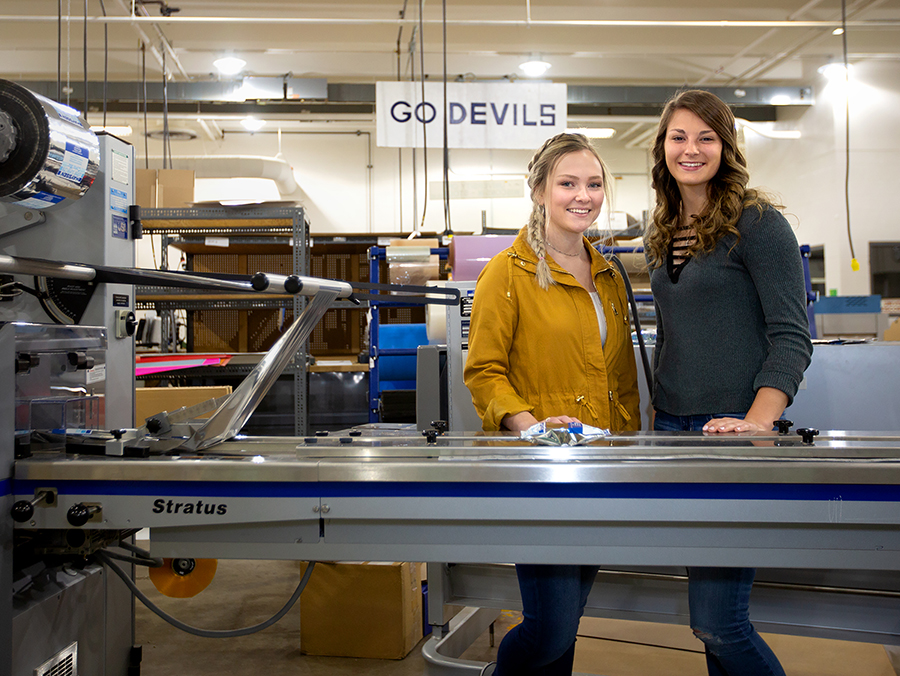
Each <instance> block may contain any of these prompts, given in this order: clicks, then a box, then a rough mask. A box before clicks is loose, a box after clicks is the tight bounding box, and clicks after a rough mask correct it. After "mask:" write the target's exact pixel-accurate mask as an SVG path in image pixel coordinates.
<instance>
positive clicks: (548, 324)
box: [463, 231, 641, 431]
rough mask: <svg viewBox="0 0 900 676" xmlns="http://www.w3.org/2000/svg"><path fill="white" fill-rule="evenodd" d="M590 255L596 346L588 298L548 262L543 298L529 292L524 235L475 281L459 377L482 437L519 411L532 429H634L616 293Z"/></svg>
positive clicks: (604, 267)
mask: <svg viewBox="0 0 900 676" xmlns="http://www.w3.org/2000/svg"><path fill="white" fill-rule="evenodd" d="M585 241H587V240H585ZM589 250H590V253H591V276H592V277H593V279H594V285H595V286H596V288H597V292H598V295H599V297H600V300H601V303H602V307H603V309H604V311H605V315H606V326H607V337H606V345H605V346H601V344H600V328H599V326H598V322H597V313H596V311H595V310H594V304H593V302H592V301H591V298H590V296H589V295H588V292H587V291H586V290H585V289H584V287H582V286H581V285H580V284H579V283H578V282H577V281H576V280H575V278H574V277H573V276H572V275H571V274H569V273H568V272H566V271H565V270H564V269H563V268H562V267H560V266H559V265H558V264H557V263H556V262H555V261H554V260H553V259H552V258H551V257H549V256H548V257H547V262H548V263H549V265H550V270H551V273H552V275H553V278H554V280H556V282H557V283H556V284H554V285H552V286H551V287H550V288H549V289H547V290H546V291H544V290H543V289H541V288H540V287H539V286H538V284H537V280H536V278H535V270H536V268H537V256H536V255H535V253H534V251H533V250H532V249H531V247H530V246H529V245H528V243H527V242H526V240H525V235H524V231H522V232H520V233H519V236H518V237H517V238H516V240H515V241H514V242H513V245H512V246H511V247H510V248H508V249H506V250H505V251H501V252H500V253H499V254H497V255H496V256H494V257H493V258H492V259H491V260H490V262H488V264H487V265H486V266H485V268H484V270H482V272H481V275H479V277H478V282H477V285H476V287H475V297H474V299H473V301H472V318H471V324H470V328H469V355H468V358H467V361H466V368H465V371H464V374H463V377H464V380H465V383H466V386H467V387H468V388H469V391H470V392H471V393H472V401H473V402H474V403H475V409H476V410H477V411H478V415H479V416H481V421H482V428H483V429H484V430H486V431H494V430H499V429H500V423H501V421H502V420H503V418H504V417H506V416H508V415H512V414H515V413H519V412H521V411H531V413H532V414H533V415H534V417H535V418H537V419H538V420H543V419H545V418H547V417H549V416H558V415H568V416H573V417H576V418H578V419H579V420H581V422H583V423H585V424H587V425H594V426H596V427H601V428H609V429H612V430H615V431H624V430H637V429H639V428H640V424H641V416H640V408H639V406H640V401H639V395H638V387H637V368H636V366H635V361H634V348H633V347H632V341H631V330H630V326H629V323H628V310H627V307H628V306H627V301H626V293H625V285H624V284H623V282H622V279H621V276H620V275H619V273H618V271H616V270H615V269H613V268H612V267H611V266H610V265H609V263H608V262H607V261H606V259H605V258H603V256H601V255H600V254H599V253H598V252H597V251H596V250H595V249H594V248H593V247H590V246H589Z"/></svg>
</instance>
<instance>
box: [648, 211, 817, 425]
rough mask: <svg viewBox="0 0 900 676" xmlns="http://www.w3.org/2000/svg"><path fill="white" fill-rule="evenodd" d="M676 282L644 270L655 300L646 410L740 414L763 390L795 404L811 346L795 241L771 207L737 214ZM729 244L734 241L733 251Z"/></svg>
mask: <svg viewBox="0 0 900 676" xmlns="http://www.w3.org/2000/svg"><path fill="white" fill-rule="evenodd" d="M737 229H738V231H739V232H740V235H741V236H740V239H739V241H738V243H737V245H736V246H735V236H734V235H726V236H724V237H723V238H722V239H721V240H719V243H718V245H717V246H716V248H715V249H714V250H713V251H712V253H710V254H706V255H698V256H697V257H695V258H692V259H690V260H689V261H688V263H687V264H686V265H685V266H684V268H683V269H682V271H681V274H680V276H679V277H678V281H677V282H676V283H673V282H672V280H671V279H670V278H669V275H668V273H667V271H666V267H665V265H664V266H662V267H659V268H655V269H653V270H652V271H651V273H650V284H651V288H652V290H653V300H654V304H655V305H656V326H657V340H656V351H655V353H654V368H653V370H654V377H655V385H654V392H653V406H654V407H655V408H657V409H659V410H661V411H665V412H666V413H669V414H671V415H703V414H707V415H719V414H727V413H746V412H747V411H748V410H749V409H750V406H751V405H752V404H753V399H754V397H755V396H756V391H757V390H758V389H759V388H760V387H774V388H776V389H778V390H781V391H782V392H784V393H785V394H786V395H787V396H788V402H791V401H793V398H794V395H795V394H796V393H797V388H798V387H799V385H800V381H801V380H802V378H803V372H804V371H805V370H806V367H807V366H809V361H810V357H811V355H812V343H811V342H810V338H809V322H808V319H807V315H806V286H805V282H804V278H803V265H802V260H801V257H800V250H799V247H798V246H797V239H796V237H795V236H794V233H793V231H792V230H791V227H790V225H789V224H788V222H787V220H785V218H784V216H782V215H781V214H780V213H779V212H778V211H777V210H775V209H774V208H768V207H767V208H765V209H764V210H763V212H762V213H760V211H759V210H758V209H757V208H756V207H749V208H747V209H745V210H744V212H743V214H741V218H740V220H739V221H738V224H737ZM732 247H734V248H733V249H732Z"/></svg>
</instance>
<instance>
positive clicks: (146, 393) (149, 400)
mask: <svg viewBox="0 0 900 676" xmlns="http://www.w3.org/2000/svg"><path fill="white" fill-rule="evenodd" d="M226 394H231V385H216V386H213V387H138V388H137V389H135V391H134V422H135V424H137V425H138V426H140V425H143V424H144V421H145V420H146V419H147V418H149V417H150V416H152V415H156V414H157V413H162V412H163V411H168V412H169V413H171V412H172V411H177V410H178V409H179V408H181V407H182V406H193V405H194V404H199V403H201V402H204V401H207V400H208V399H218V398H219V397H222V396H225V395H226ZM201 417H204V418H207V417H209V414H207V415H205V416H201Z"/></svg>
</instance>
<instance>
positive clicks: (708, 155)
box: [665, 108, 722, 192]
mask: <svg viewBox="0 0 900 676" xmlns="http://www.w3.org/2000/svg"><path fill="white" fill-rule="evenodd" d="M665 154H666V166H667V167H668V169H669V172H670V173H671V174H672V177H673V178H674V179H675V181H676V182H677V183H678V187H679V188H681V189H682V192H683V191H684V189H685V188H687V187H701V186H704V187H705V186H706V185H707V184H708V183H709V182H710V181H711V180H712V179H713V177H715V175H716V173H717V172H718V171H719V165H720V164H721V163H722V139H721V138H719V135H718V134H717V133H716V132H714V131H713V130H712V128H711V127H710V125H708V124H707V123H706V122H704V121H703V120H702V118H700V117H699V116H698V115H696V114H695V113H692V112H691V111H690V110H687V109H685V108H680V109H678V110H676V111H675V112H674V113H673V114H672V117H671V118H670V119H669V125H668V127H666V139H665Z"/></svg>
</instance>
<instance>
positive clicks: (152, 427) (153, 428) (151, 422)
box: [147, 418, 162, 434]
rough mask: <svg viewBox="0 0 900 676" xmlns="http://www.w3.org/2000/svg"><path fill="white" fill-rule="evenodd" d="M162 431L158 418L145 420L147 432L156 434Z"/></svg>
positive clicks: (160, 421)
mask: <svg viewBox="0 0 900 676" xmlns="http://www.w3.org/2000/svg"><path fill="white" fill-rule="evenodd" d="M161 429H162V420H160V419H159V418H147V431H148V432H150V434H156V433H157V432H159V431H160V430H161Z"/></svg>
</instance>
